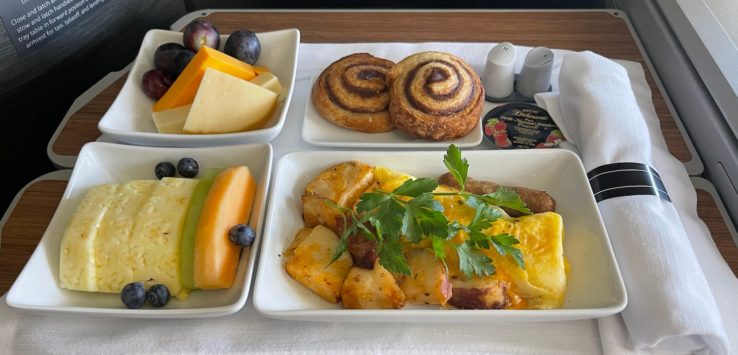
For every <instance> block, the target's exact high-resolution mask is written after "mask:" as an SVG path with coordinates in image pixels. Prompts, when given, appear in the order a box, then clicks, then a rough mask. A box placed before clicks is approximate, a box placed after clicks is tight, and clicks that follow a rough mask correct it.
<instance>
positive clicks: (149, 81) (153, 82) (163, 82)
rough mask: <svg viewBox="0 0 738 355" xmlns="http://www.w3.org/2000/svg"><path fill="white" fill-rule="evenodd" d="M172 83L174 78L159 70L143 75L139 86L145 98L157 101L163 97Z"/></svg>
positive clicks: (152, 70)
mask: <svg viewBox="0 0 738 355" xmlns="http://www.w3.org/2000/svg"><path fill="white" fill-rule="evenodd" d="M173 82H174V77H172V74H169V73H167V72H165V71H163V70H161V69H151V70H149V71H147V72H145V73H144V75H143V78H142V79H141V86H142V87H143V91H144V94H146V96H148V97H150V98H152V99H154V100H158V99H159V98H160V97H162V96H164V93H166V92H167V90H169V87H170V86H172V83H173Z"/></svg>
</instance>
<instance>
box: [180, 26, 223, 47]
mask: <svg viewBox="0 0 738 355" xmlns="http://www.w3.org/2000/svg"><path fill="white" fill-rule="evenodd" d="M182 38H183V42H184V46H185V47H187V49H190V50H192V51H195V52H197V51H199V50H200V48H202V46H206V47H210V48H215V49H218V46H220V32H218V29H216V28H215V26H213V24H212V23H210V22H208V21H203V20H194V21H192V22H190V24H189V25H187V27H185V29H184V35H183V37H182Z"/></svg>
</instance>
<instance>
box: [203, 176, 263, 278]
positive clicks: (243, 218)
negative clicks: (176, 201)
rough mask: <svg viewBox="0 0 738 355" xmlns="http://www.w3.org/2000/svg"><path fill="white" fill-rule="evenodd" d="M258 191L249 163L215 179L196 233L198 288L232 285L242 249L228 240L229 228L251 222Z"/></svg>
mask: <svg viewBox="0 0 738 355" xmlns="http://www.w3.org/2000/svg"><path fill="white" fill-rule="evenodd" d="M255 194H256V181H254V178H253V176H252V175H251V172H250V171H249V168H248V167H246V166H235V167H231V168H228V169H226V170H224V171H223V172H221V173H220V174H218V176H217V177H216V178H215V181H214V182H213V186H211V187H210V191H209V192H208V196H207V198H206V199H205V203H204V204H203V208H202V213H201V214H200V220H199V222H198V224H197V231H196V232H195V253H194V267H193V273H194V280H195V287H196V288H199V289H204V290H206V289H217V288H229V287H231V285H233V280H234V278H235V276H236V269H237V268H238V258H239V255H240V254H241V248H240V247H238V246H236V245H235V244H233V243H231V241H230V240H228V231H229V230H230V229H231V227H233V226H234V225H236V224H239V223H246V222H248V218H249V215H250V214H251V206H252V205H253V202H254V195H255Z"/></svg>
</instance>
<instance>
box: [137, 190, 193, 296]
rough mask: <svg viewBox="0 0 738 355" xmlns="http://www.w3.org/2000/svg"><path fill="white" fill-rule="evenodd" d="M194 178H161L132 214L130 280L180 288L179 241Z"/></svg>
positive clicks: (171, 290) (175, 292)
mask: <svg viewBox="0 0 738 355" xmlns="http://www.w3.org/2000/svg"><path fill="white" fill-rule="evenodd" d="M195 185H197V179H182V178H163V179H161V181H159V184H158V185H156V187H155V188H154V190H153V191H152V192H151V194H150V197H149V199H148V200H147V201H146V203H144V205H143V207H142V208H141V210H140V211H139V213H138V215H137V216H136V222H135V225H134V227H133V232H132V233H131V237H130V243H129V244H128V248H129V253H130V257H131V267H132V273H133V280H136V281H142V282H146V281H150V280H151V282H152V283H159V284H164V285H166V286H167V288H169V292H170V293H171V295H172V296H176V295H177V294H179V292H180V289H181V288H182V286H181V283H180V269H179V244H180V241H181V239H182V228H183V226H184V221H185V216H186V214H187V208H188V207H189V205H190V199H191V198H192V193H193V191H194V189H195Z"/></svg>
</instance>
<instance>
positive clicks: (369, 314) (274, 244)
mask: <svg viewBox="0 0 738 355" xmlns="http://www.w3.org/2000/svg"><path fill="white" fill-rule="evenodd" d="M462 154H463V156H464V157H466V158H467V159H468V160H469V164H470V169H469V176H470V177H473V178H475V179H482V180H491V181H495V182H498V183H500V184H503V185H518V186H525V187H530V188H535V189H540V190H545V191H546V192H548V193H549V194H551V196H553V197H554V199H556V206H557V212H558V213H559V214H561V216H562V217H563V220H564V226H565V227H564V229H565V231H566V235H565V237H564V254H565V255H566V257H567V258H568V260H569V262H570V264H571V272H570V273H569V275H568V276H569V278H568V283H567V294H566V299H565V301H564V304H563V307H562V308H561V309H552V310H457V309H443V310H442V309H439V307H438V306H406V307H405V308H403V309H399V310H348V309H342V308H341V307H340V305H335V304H331V303H328V302H326V301H324V300H323V299H322V298H320V297H319V296H318V295H316V294H314V293H313V292H312V291H310V290H309V289H307V288H306V287H304V286H302V285H301V284H299V283H298V282H297V281H295V280H293V279H292V278H291V277H290V276H289V275H288V274H287V272H286V271H285V270H284V267H283V259H282V257H281V255H282V252H283V251H284V249H285V248H286V247H287V246H288V245H289V244H290V243H291V242H292V240H293V238H294V236H295V233H296V232H297V231H298V230H299V229H300V228H302V227H303V219H302V203H301V196H302V193H303V192H304V190H305V185H306V184H307V183H308V182H309V181H310V180H311V179H313V178H314V177H316V176H317V175H318V174H319V173H320V172H321V171H323V170H324V169H327V168H329V167H331V166H333V165H335V164H338V163H341V162H344V161H348V160H359V161H362V162H365V163H368V164H372V165H382V166H386V167H389V168H391V169H394V170H398V171H403V172H405V173H409V174H411V175H414V176H416V177H433V178H435V177H437V176H439V175H441V174H442V173H444V172H446V168H445V167H444V165H443V155H444V152H440V151H433V152H431V151H426V152H408V151H398V152H334V151H331V152H325V151H324V152H320V151H318V152H295V153H290V154H287V155H285V156H284V157H282V159H280V160H279V162H278V163H277V166H276V169H275V175H274V176H275V177H274V184H273V186H272V191H271V194H270V199H269V201H270V203H269V211H268V212H267V219H266V227H265V228H264V237H265V244H264V247H263V249H262V251H261V254H260V260H259V270H258V273H257V276H256V281H255V286H254V306H255V307H256V309H257V310H258V311H259V312H261V313H263V314H265V315H266V316H269V317H273V318H280V319H296V320H312V321H318V320H319V321H356V322H388V321H398V322H409V321H434V322H435V321H448V322H467V321H470V322H496V321H506V322H508V321H559V320H572V319H583V318H598V317H603V316H606V315H610V314H614V313H617V312H620V311H621V310H622V309H623V308H624V307H625V304H626V302H627V298H626V294H625V287H624V285H623V281H622V278H621V276H620V271H619V270H618V267H617V264H616V263H615V256H614V255H613V252H612V249H611V247H610V243H609V240H608V237H607V232H606V231H605V227H604V225H603V224H602V219H601V217H600V213H599V210H598V209H597V204H596V203H595V200H594V198H593V196H592V190H591V189H590V187H589V183H588V180H587V177H586V174H585V172H584V168H583V166H582V163H581V161H580V160H579V158H578V157H577V156H576V155H575V154H574V153H571V152H569V151H566V150H563V149H547V150H519V151H464V152H462Z"/></svg>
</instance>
